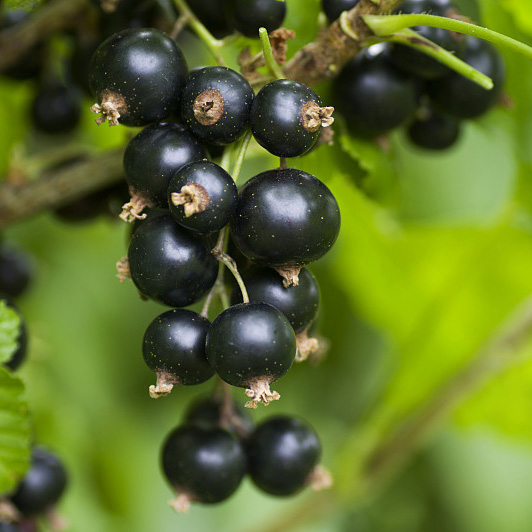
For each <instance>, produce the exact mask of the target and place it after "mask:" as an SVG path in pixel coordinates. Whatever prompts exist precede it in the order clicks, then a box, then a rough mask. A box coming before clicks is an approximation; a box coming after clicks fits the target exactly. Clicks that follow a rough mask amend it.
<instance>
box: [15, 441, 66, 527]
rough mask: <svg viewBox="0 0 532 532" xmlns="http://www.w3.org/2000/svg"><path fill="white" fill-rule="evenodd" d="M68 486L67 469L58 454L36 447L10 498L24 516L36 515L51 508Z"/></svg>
mask: <svg viewBox="0 0 532 532" xmlns="http://www.w3.org/2000/svg"><path fill="white" fill-rule="evenodd" d="M66 486H67V473H66V470H65V468H64V466H63V464H62V463H61V461H60V460H59V458H57V456H55V455H54V454H52V453H50V452H49V451H46V450H44V449H40V448H35V449H33V452H32V455H31V466H30V469H29V470H28V472H27V473H26V475H25V476H24V478H23V479H22V482H21V483H20V484H19V486H18V488H17V490H16V491H15V493H14V494H13V495H11V496H10V497H9V498H10V500H11V502H12V503H13V504H14V505H15V506H16V507H17V509H18V510H19V511H20V513H21V514H22V515H24V516H35V515H38V514H42V513H44V512H46V511H47V510H49V509H51V508H52V507H53V506H54V505H55V504H56V503H57V502H58V501H59V499H60V498H61V495H62V494H63V492H64V491H65V488H66Z"/></svg>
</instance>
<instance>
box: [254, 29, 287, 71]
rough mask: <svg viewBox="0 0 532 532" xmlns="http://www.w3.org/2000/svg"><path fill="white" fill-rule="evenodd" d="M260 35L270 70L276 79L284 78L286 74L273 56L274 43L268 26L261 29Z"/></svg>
mask: <svg viewBox="0 0 532 532" xmlns="http://www.w3.org/2000/svg"><path fill="white" fill-rule="evenodd" d="M259 37H260V42H261V44H262V53H263V54H264V60H265V61H266V66H267V67H268V70H269V71H270V73H271V75H272V76H273V77H274V78H275V79H284V78H285V75H284V74H283V71H282V70H281V68H280V67H279V65H278V64H277V62H276V61H275V58H274V57H273V52H272V45H271V43H270V38H269V37H268V31H267V30H266V28H260V29H259Z"/></svg>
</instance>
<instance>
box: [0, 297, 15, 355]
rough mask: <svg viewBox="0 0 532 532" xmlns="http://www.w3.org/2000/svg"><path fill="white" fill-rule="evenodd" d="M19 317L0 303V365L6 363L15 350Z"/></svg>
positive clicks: (4, 304) (3, 303)
mask: <svg viewBox="0 0 532 532" xmlns="http://www.w3.org/2000/svg"><path fill="white" fill-rule="evenodd" d="M19 328H20V317H19V315H18V313H17V311H16V310H14V309H13V308H11V307H8V306H7V304H6V302H5V301H0V364H2V363H3V362H7V361H8V360H9V359H10V358H11V357H12V356H13V353H14V352H15V351H16V349H17V345H18V342H17V338H18V335H19Z"/></svg>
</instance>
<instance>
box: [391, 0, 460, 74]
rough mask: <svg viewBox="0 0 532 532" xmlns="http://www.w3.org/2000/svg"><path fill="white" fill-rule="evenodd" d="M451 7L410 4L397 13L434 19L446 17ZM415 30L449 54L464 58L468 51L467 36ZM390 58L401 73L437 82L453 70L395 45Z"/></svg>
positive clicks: (429, 0)
mask: <svg viewBox="0 0 532 532" xmlns="http://www.w3.org/2000/svg"><path fill="white" fill-rule="evenodd" d="M445 4H448V3H445ZM451 7H452V6H451V5H445V6H442V5H439V3H438V2H437V1H435V0H422V1H419V0H418V1H416V0H407V1H406V2H403V3H402V4H401V5H400V6H399V7H398V8H397V9H396V11H395V12H396V13H401V14H405V15H408V14H419V13H430V14H431V15H436V16H439V17H444V16H445V15H446V13H447V12H448V11H449V9H451ZM412 29H414V30H415V31H417V32H418V33H419V34H420V35H421V36H422V37H425V38H426V39H429V40H430V41H432V42H434V43H435V44H437V45H438V46H441V47H442V48H444V49H445V50H448V51H449V52H453V53H455V54H460V53H461V52H462V51H463V49H464V43H465V38H464V36H463V35H457V34H456V33H452V32H450V31H448V30H444V29H442V28H432V27H428V26H422V27H417V26H416V27H414V28H412ZM390 55H391V58H392V60H393V61H394V62H395V64H396V65H397V66H398V67H399V68H400V69H401V70H404V71H405V72H408V73H410V74H414V75H417V76H420V77H422V78H425V79H436V78H440V77H441V76H445V75H446V74H447V73H449V68H448V67H447V66H446V65H444V64H443V63H440V62H439V61H436V59H433V58H432V57H429V56H428V55H426V54H424V53H423V52H421V51H419V50H415V49H413V48H410V47H409V46H406V45H402V44H394V45H393V46H392V47H391V49H390Z"/></svg>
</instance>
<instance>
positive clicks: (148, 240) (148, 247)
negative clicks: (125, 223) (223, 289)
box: [128, 214, 218, 307]
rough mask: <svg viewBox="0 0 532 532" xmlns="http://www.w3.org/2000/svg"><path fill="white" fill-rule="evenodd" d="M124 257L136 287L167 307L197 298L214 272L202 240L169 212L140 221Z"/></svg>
mask: <svg viewBox="0 0 532 532" xmlns="http://www.w3.org/2000/svg"><path fill="white" fill-rule="evenodd" d="M128 258H129V268H130V271H131V278H132V280H133V282H134V283H135V285H136V286H137V288H138V289H139V290H140V291H141V292H142V293H143V294H144V295H146V296H147V297H149V298H151V299H154V300H155V301H159V302H160V303H163V304H165V305H168V306H170V307H185V306H187V305H191V304H192V303H195V302H196V301H199V300H200V299H201V298H202V297H203V296H204V295H206V293H207V292H208V291H209V290H210V289H211V288H212V285H213V284H214V281H215V280H216V275H217V273H218V263H217V261H216V259H215V258H214V257H213V256H212V254H211V252H210V248H209V247H208V246H207V244H206V243H205V241H204V240H203V239H202V238H201V237H200V236H196V235H195V234H193V233H190V232H189V231H187V230H186V229H183V228H182V227H180V226H179V225H178V224H177V223H176V222H175V220H174V219H173V217H172V216H171V215H170V214H168V215H161V216H156V217H153V218H152V219H150V220H146V221H145V222H144V223H142V224H140V226H139V227H138V229H136V230H135V232H134V233H133V234H132V235H131V240H130V243H129V251H128Z"/></svg>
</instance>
